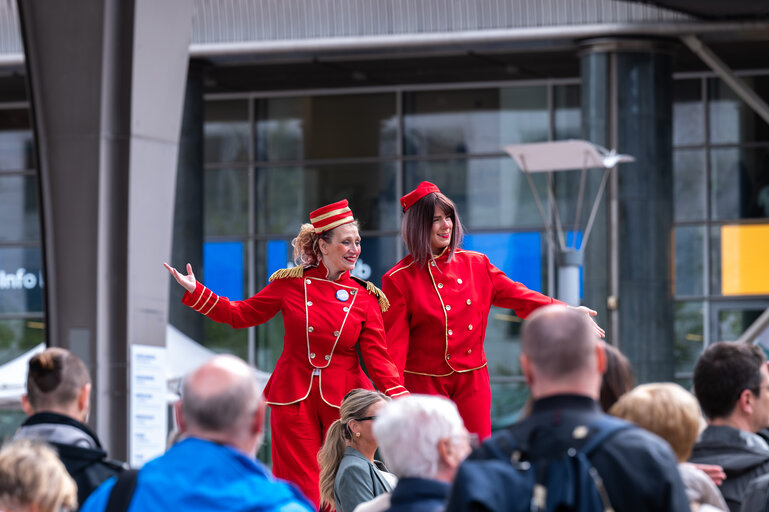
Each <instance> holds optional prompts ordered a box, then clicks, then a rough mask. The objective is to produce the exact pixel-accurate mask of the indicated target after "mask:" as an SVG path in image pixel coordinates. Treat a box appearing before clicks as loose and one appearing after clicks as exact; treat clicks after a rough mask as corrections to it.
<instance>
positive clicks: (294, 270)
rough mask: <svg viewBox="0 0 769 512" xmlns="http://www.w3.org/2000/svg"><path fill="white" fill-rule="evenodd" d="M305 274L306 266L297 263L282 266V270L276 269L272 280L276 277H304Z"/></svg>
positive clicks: (271, 277)
mask: <svg viewBox="0 0 769 512" xmlns="http://www.w3.org/2000/svg"><path fill="white" fill-rule="evenodd" d="M303 275H304V267H303V266H301V265H297V266H296V267H291V268H282V269H280V270H276V271H275V272H273V273H272V275H271V276H270V281H274V280H276V279H288V278H291V277H302V276H303Z"/></svg>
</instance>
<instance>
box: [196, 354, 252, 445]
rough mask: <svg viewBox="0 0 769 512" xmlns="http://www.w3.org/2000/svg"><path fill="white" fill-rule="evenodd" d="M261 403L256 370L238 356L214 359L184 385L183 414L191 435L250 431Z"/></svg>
mask: <svg viewBox="0 0 769 512" xmlns="http://www.w3.org/2000/svg"><path fill="white" fill-rule="evenodd" d="M259 402H260V397H259V387H258V383H257V380H256V376H255V375H254V372H253V370H252V369H251V368H250V367H249V366H248V365H247V364H246V363H245V362H244V361H243V360H241V359H239V358H237V357H234V356H229V355H221V356H216V357H214V358H212V359H211V360H210V361H208V362H207V363H205V364H204V365H203V366H201V367H200V368H198V369H197V370H195V371H194V372H192V373H191V374H189V375H188V376H187V377H186V378H185V379H184V383H183V385H182V406H181V413H182V416H183V417H184V422H185V424H186V427H187V429H188V430H190V431H198V432H206V433H210V434H215V433H224V434H237V433H238V431H239V430H241V429H243V428H247V425H248V423H249V420H250V418H251V417H252V416H253V414H254V412H255V411H256V410H257V408H258V407H259Z"/></svg>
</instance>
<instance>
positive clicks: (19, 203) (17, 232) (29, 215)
mask: <svg viewBox="0 0 769 512" xmlns="http://www.w3.org/2000/svg"><path fill="white" fill-rule="evenodd" d="M0 219H2V222H0V241H3V242H18V241H38V240H39V239H40V218H39V217H38V209H37V187H36V185H35V177H34V176H20V175H15V176H14V175H2V174H0Z"/></svg>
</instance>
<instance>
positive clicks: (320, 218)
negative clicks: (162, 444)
mask: <svg viewBox="0 0 769 512" xmlns="http://www.w3.org/2000/svg"><path fill="white" fill-rule="evenodd" d="M310 221H311V224H304V225H302V227H301V229H300V231H299V234H298V235H297V237H296V238H295V239H294V241H293V246H294V260H295V262H296V263H297V266H296V267H293V268H290V269H283V270H279V271H277V272H275V274H273V275H272V277H270V283H269V284H268V285H267V286H266V287H265V288H264V289H262V291H260V292H259V293H257V294H256V295H254V296H253V297H251V298H250V299H246V300H243V301H232V302H231V301H229V300H228V299H227V298H226V297H219V296H217V295H216V294H215V293H214V292H213V291H211V290H209V289H208V288H206V287H205V286H203V285H202V284H201V283H200V282H198V281H196V280H195V276H194V274H193V273H192V267H191V266H190V265H189V264H188V265H187V275H182V274H180V273H179V272H177V271H176V269H174V268H172V267H170V266H169V265H168V264H165V266H166V268H167V269H168V270H169V272H171V274H172V275H173V276H174V278H176V280H177V281H178V282H179V284H181V285H182V286H183V287H184V288H185V289H186V290H187V293H185V294H184V298H183V299H182V302H184V304H187V305H188V306H190V307H192V308H193V309H195V310H196V311H198V312H200V313H203V314H204V315H206V316H207V317H209V318H211V319H212V320H215V321H217V322H224V323H228V324H230V325H231V326H233V327H236V328H241V327H251V326H254V325H258V324H261V323H264V322H266V321H267V320H269V319H270V318H272V317H273V316H275V315H276V314H277V313H278V312H281V313H282V314H283V325H284V329H285V336H284V338H283V342H284V344H283V352H282V354H281V355H280V358H279V359H278V362H277V364H276V366H275V371H274V372H273V374H272V377H271V378H270V380H269V382H268V383H267V386H266V387H265V390H264V394H265V397H266V398H267V403H268V404H269V405H270V409H271V416H270V418H271V420H270V421H271V426H270V432H271V435H272V462H273V466H272V467H273V473H274V474H275V475H276V476H278V477H280V478H284V479H286V480H289V481H292V482H295V483H296V484H297V485H298V486H299V487H300V488H301V489H302V491H303V492H304V493H305V494H306V495H307V497H308V498H310V499H311V500H312V501H313V502H314V503H315V504H316V505H318V504H319V502H320V496H319V486H318V475H319V469H318V462H317V454H318V450H319V449H320V447H321V444H322V442H323V439H325V436H326V430H327V429H328V427H329V425H331V423H333V422H334V420H336V419H338V418H339V406H340V404H341V403H342V399H343V398H344V396H345V394H346V393H347V392H348V391H350V390H351V389H355V388H366V389H372V386H371V383H370V382H369V380H368V379H367V378H366V375H365V374H364V373H363V370H362V369H361V366H360V361H359V360H358V355H357V352H356V349H355V346H356V344H359V346H360V351H361V354H362V355H363V359H364V362H365V364H366V368H367V369H368V373H369V376H370V377H371V379H372V380H373V381H374V384H375V385H376V387H377V389H379V390H380V391H382V392H384V393H386V394H387V395H390V396H398V395H402V394H405V393H407V391H406V389H405V388H404V387H403V385H402V384H403V383H402V380H401V377H400V374H399V373H398V370H397V369H396V367H395V365H394V364H393V362H392V361H391V360H390V356H389V355H388V352H387V346H386V340H385V332H384V325H383V323H382V312H381V309H386V306H387V299H386V298H385V297H384V294H382V293H381V291H380V290H379V289H377V288H376V287H375V286H374V285H372V284H371V283H368V282H366V281H362V280H358V279H357V278H353V277H351V276H350V271H351V270H352V269H353V268H354V267H355V262H356V261H357V259H358V257H359V256H360V236H359V235H358V225H357V222H356V221H355V219H354V218H353V215H352V212H351V211H350V209H349V208H348V206H347V200H342V201H339V202H337V203H333V204H330V205H328V206H324V207H323V208H320V209H318V210H315V211H314V212H312V213H311V214H310ZM380 308H381V309H380Z"/></svg>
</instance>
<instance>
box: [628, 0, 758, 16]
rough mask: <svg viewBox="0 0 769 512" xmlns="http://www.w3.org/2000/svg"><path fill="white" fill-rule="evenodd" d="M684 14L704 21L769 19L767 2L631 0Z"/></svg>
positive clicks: (734, 0)
mask: <svg viewBox="0 0 769 512" xmlns="http://www.w3.org/2000/svg"><path fill="white" fill-rule="evenodd" d="M631 1H637V2H638V3H643V4H651V5H654V6H657V7H663V8H665V9H671V10H674V11H678V12H682V13H685V14H689V15H692V16H696V17H698V18H703V19H711V20H717V19H750V18H766V17H769V2H767V1H765V0H729V1H728V2H727V1H725V0H631Z"/></svg>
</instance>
